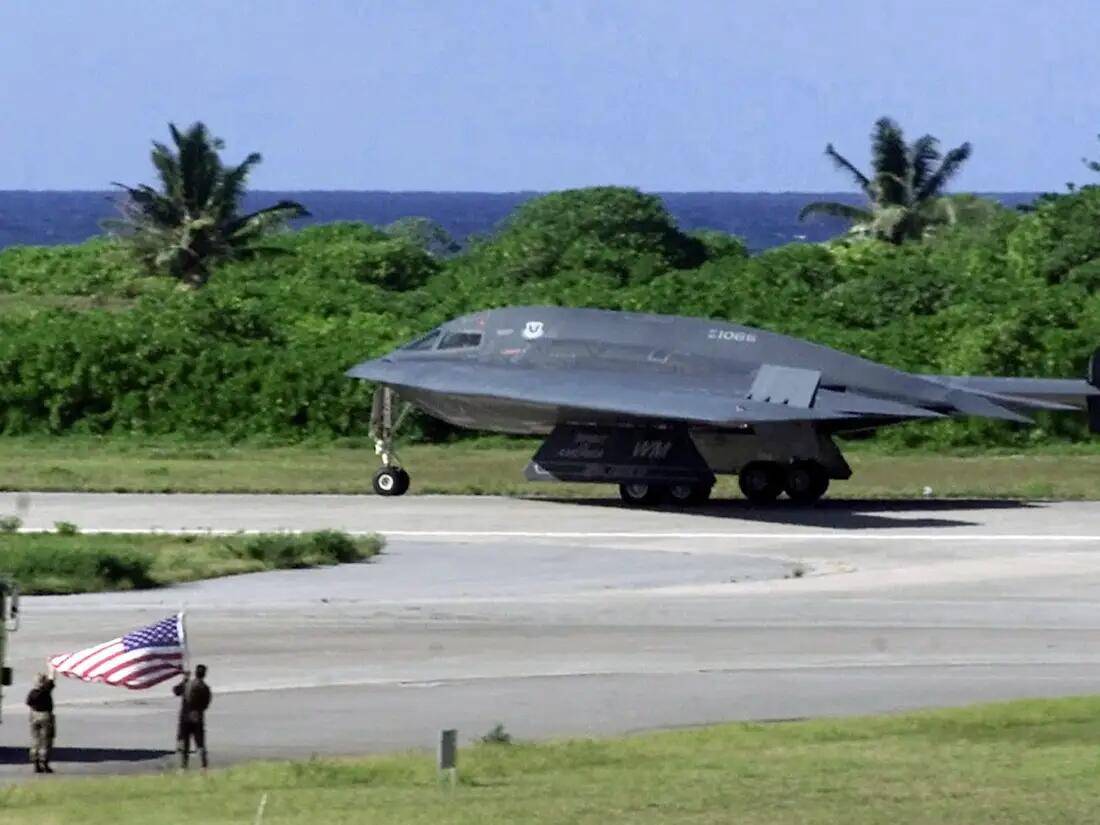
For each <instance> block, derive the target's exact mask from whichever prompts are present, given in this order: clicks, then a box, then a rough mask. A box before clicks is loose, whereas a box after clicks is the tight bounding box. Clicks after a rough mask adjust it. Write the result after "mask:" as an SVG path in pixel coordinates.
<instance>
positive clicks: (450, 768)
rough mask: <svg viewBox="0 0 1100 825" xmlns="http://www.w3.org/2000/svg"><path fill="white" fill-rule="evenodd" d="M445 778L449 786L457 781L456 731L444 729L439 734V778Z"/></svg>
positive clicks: (452, 785)
mask: <svg viewBox="0 0 1100 825" xmlns="http://www.w3.org/2000/svg"><path fill="white" fill-rule="evenodd" d="M444 777H446V778H447V781H448V782H449V783H450V786H451V788H454V786H455V784H456V783H457V782H458V731H457V730H445V731H443V732H442V733H441V734H440V736H439V778H440V779H443V778H444Z"/></svg>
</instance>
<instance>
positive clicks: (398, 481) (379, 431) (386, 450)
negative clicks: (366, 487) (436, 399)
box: [370, 387, 410, 496]
mask: <svg viewBox="0 0 1100 825" xmlns="http://www.w3.org/2000/svg"><path fill="white" fill-rule="evenodd" d="M396 401H397V395H396V394H395V393H394V391H393V390H391V389H390V388H389V387H379V388H378V389H376V390H375V391H374V400H373V402H372V403H371V413H370V433H371V437H372V438H373V439H374V451H375V453H377V454H378V456H379V457H380V458H381V459H382V468H381V469H380V470H378V471H377V472H376V473H375V474H374V477H373V478H372V479H371V486H372V487H373V488H374V492H376V493H377V494H378V495H380V496H402V495H404V494H405V493H407V492H408V490H409V474H408V473H407V472H405V470H404V469H403V468H402V467H401V464H400V462H399V461H398V459H397V454H396V453H395V452H394V448H393V437H394V435H395V434H396V432H397V429H398V428H399V427H400V426H401V422H403V421H404V420H405V416H406V415H407V414H408V412H409V409H410V406H409V405H408V404H405V405H403V407H402V409H401V411H400V412H399V413H398V415H397V419H396V420H394V417H393V407H394V403H395V402H396Z"/></svg>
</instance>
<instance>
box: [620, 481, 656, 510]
mask: <svg viewBox="0 0 1100 825" xmlns="http://www.w3.org/2000/svg"><path fill="white" fill-rule="evenodd" d="M664 492H665V491H664V489H663V488H661V487H659V486H658V485H656V484H620V485H619V496H620V497H621V498H622V500H623V501H625V502H626V503H627V504H634V505H641V506H648V505H653V504H658V503H660V501H661V499H662V498H663V497H664Z"/></svg>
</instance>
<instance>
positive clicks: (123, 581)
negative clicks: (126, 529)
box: [0, 544, 157, 593]
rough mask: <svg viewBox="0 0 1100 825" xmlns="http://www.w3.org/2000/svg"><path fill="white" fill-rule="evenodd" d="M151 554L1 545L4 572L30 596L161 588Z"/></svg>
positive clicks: (66, 547)
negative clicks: (22, 585) (29, 593)
mask: <svg viewBox="0 0 1100 825" xmlns="http://www.w3.org/2000/svg"><path fill="white" fill-rule="evenodd" d="M152 565H153V558H152V556H151V555H150V554H148V553H143V552H140V551H136V550H128V549H118V550H112V549H106V548H85V547H78V546H71V545H69V546H64V545H46V546H41V547H33V548H25V547H22V546H20V547H7V546H5V545H3V544H0V570H3V571H4V572H5V574H6V575H8V576H10V577H11V578H12V579H14V580H15V581H17V582H20V583H23V584H24V589H25V590H27V591H28V592H31V591H33V592H36V593H86V592H97V591H104V590H139V589H143V588H148V587H155V586H157V581H156V580H155V579H154V578H153V576H152V575H151V573H150V570H151V568H152Z"/></svg>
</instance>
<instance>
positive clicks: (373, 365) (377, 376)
mask: <svg viewBox="0 0 1100 825" xmlns="http://www.w3.org/2000/svg"><path fill="white" fill-rule="evenodd" d="M393 363H394V358H393V353H390V354H388V355H383V356H382V357H381V358H372V359H371V360H370V361H363V362H362V363H360V364H356V365H355V366H354V367H352V368H351V369H349V370H348V371H347V372H345V373H344V375H345V376H347V377H348V378H362V379H364V380H366V381H382V380H384V379H385V377H386V376H387V374H388V373H389V372H390V370H391V369H392V367H393Z"/></svg>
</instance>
